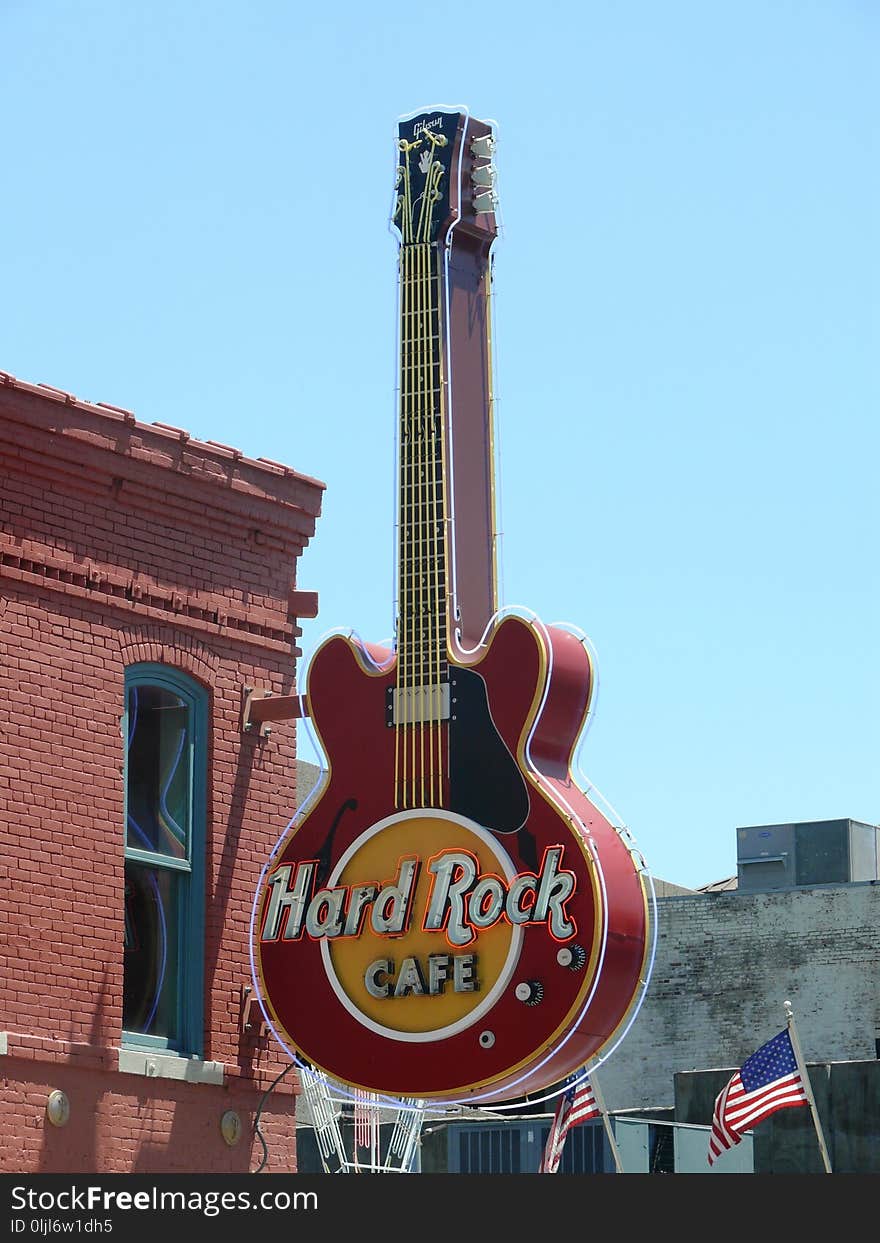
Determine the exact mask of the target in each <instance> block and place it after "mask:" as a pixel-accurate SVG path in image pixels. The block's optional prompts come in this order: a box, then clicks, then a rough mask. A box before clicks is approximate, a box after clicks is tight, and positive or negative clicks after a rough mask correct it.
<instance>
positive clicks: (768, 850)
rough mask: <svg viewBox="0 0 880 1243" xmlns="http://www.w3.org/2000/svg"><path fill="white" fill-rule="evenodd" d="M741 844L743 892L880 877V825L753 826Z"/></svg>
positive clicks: (740, 836)
mask: <svg viewBox="0 0 880 1243" xmlns="http://www.w3.org/2000/svg"><path fill="white" fill-rule="evenodd" d="M736 848H737V849H736V870H737V888H738V889H739V892H740V893H756V892H759V891H761V890H765V889H793V888H795V887H796V886H798V885H834V884H843V885H845V884H850V883H852V882H855V881H868V880H878V879H880V825H876V824H865V823H863V822H862V821H861V820H808V821H805V822H803V823H801V824H759V825H753V826H751V827H748V828H741V829H737V831H736Z"/></svg>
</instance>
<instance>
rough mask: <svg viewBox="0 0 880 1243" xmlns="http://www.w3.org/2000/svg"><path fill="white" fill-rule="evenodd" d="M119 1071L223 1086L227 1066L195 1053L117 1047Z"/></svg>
mask: <svg viewBox="0 0 880 1243" xmlns="http://www.w3.org/2000/svg"><path fill="white" fill-rule="evenodd" d="M119 1071H120V1073H121V1074H123V1075H143V1076H144V1077H145V1078H147V1079H180V1080H183V1081H185V1082H186V1083H213V1084H219V1085H220V1086H222V1085H223V1083H224V1081H225V1072H226V1068H225V1066H224V1065H223V1063H222V1062H203V1061H201V1060H200V1059H199V1058H197V1057H179V1056H178V1055H177V1054H175V1053H151V1052H149V1051H147V1050H144V1049H120V1050H119Z"/></svg>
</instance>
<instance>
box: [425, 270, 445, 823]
mask: <svg viewBox="0 0 880 1243" xmlns="http://www.w3.org/2000/svg"><path fill="white" fill-rule="evenodd" d="M431 275H432V279H433V276H434V275H435V274H434V273H432V274H431ZM436 277H437V287H436V288H437V294H438V295H439V274H436ZM437 303H438V305H437V306H436V307H434V308H433V311H434V314H433V322H434V323H436V324H437V325H438V327H439V297H438V299H437ZM437 345H438V347H439V335H438V341H437ZM439 363H440V359H439V356H437V357H436V362H435V352H434V342H433V339H432V341H431V377H430V388H431V412H430V418H431V434H430V450H429V459H430V479H429V488H430V495H431V502H430V516H429V525H428V530H429V533H430V535H429V541H428V542H429V548H430V566H431V570H432V572H433V579H434V582H433V596H434V599H433V632H434V641H433V643H432V645H431V694H430V704H431V805H432V806H434V807H439V806H442V803H443V726H442V722H441V712H440V708H441V706H442V691H441V690H440V680H441V673H442V661H443V653H442V650H441V647H440V643H441V633H440V545H439V541H438V523H439V505H438V500H437V484H438V476H437V449H438V442H437V428H438V425H439V423H440V410H441V401H440V399H441V392H440V380H441V374H440V367H439ZM435 366H436V367H437V372H436V376H435ZM435 659H436V669H435V665H434V662H435ZM438 699H439V700H440V701H441V702H439V703H438ZM435 748H436V781H437V793H436V797H435V792H434V779H435V771H434V759H435Z"/></svg>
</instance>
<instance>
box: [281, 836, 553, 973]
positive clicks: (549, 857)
mask: <svg viewBox="0 0 880 1243" xmlns="http://www.w3.org/2000/svg"><path fill="white" fill-rule="evenodd" d="M562 854H563V847H562V846H551V847H550V848H548V849H547V850H546V851H545V853H544V858H543V860H542V863H541V869H540V871H539V872H537V873H535V872H521V873H519V875H517V876H514V877H513V879H512V880H511V881H510V883H509V884H508V883H505V882H504V881H503V880H502V879H501V878H500V877H499V876H496V875H494V874H493V873H485V874H481V872H480V868H479V861H478V859H477V858H476V856H475V855H473V854H472V853H471V852H470V851H467V850H444V851H442V852H441V853H440V854H438V855H435V856H434V857H433V858H432V859H430V860H429V862H428V865H427V870H428V872H429V874H430V877H431V888H430V894H429V896H428V900H427V904H426V907H425V911H424V914H423V916H422V922H421V928H422V930H423V931H425V932H444V933H445V935H446V940H447V941H448V942H449V944H450V945H452V946H455V947H456V948H459V947H462V946H465V945H470V944H472V943H473V942H474V941H475V940H476V939H477V935H478V933H479V932H481V931H483V930H484V929H486V928H491V927H492V926H493V925H494V924H497V923H498V922H499V920H502V919H505V920H507V921H509V923H511V924H514V925H517V924H542V923H543V924H546V925H547V930H548V932H549V933H550V935H551V936H552V937H553V938H554V939H555V940H557V941H567V940H569V939H570V938H571V937H573V936H574V934H575V932H576V930H577V929H576V926H575V923H574V921H573V920H572V919H570V918H569V916H568V913H567V911H566V909H565V908H566V903H567V902H568V900H569V898H570V897H571V895H572V894H573V893H574V890H575V875H574V873H573V872H570V871H568V870H567V869H565V868H561V867H560V863H561V861H562ZM317 864H318V861H317V860H316V859H309V860H306V861H304V862H301V863H298V864H297V865H296V867H295V868H293V867H292V866H291V865H290V864H284V865H282V866H281V867H279V868H277V869H276V871H275V873H274V875H273V876H272V877H271V879H270V880H269V883H268V888H269V890H270V894H269V899H268V901H267V903H266V914H265V917H264V919H263V930H262V934H261V937H260V940H261V941H264V942H265V941H277V940H278V939H279V938H280V939H281V940H282V941H295V940H298V939H299V938H300V937H301V936H302V934H303V932H305V934H306V935H307V936H309V937H311V938H312V939H314V940H322V939H323V940H328V941H335V940H337V939H338V938H342V937H359V936H360V935H361V933H362V932H363V931H365V930H366V929H367V927H368V926H369V929H370V930H371V931H372V932H373V933H374V934H375V935H377V936H383V937H385V936H391V937H393V936H402V935H404V934H405V933H407V932H408V931H409V930H410V927H411V925H412V919H413V904H414V898H415V893H416V885H417V882H418V878H419V873H420V870H421V867H422V864H421V861H420V860H419V859H418V858H415V857H409V858H404V859H401V861H400V863H399V865H398V870H397V875H396V877H395V878H394V880H393V881H389V882H388V883H387V884H385V885H383V886H381V887H380V886H379V885H378V884H376V883H375V882H372V881H371V882H368V883H366V884H357V885H335V886H332V887H327V888H324V889H318V890H317V891H316V892H313V887H314V876H315V869H316V867H317Z"/></svg>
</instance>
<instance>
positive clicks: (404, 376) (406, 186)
mask: <svg viewBox="0 0 880 1243" xmlns="http://www.w3.org/2000/svg"><path fill="white" fill-rule="evenodd" d="M416 146H418V143H407V142H406V141H405V140H401V141H400V143H399V147H400V150H401V151H402V153H403V164H402V166H401V169H402V177H403V203H402V218H401V222H400V223H401V234H402V239H403V245H402V247H401V253H400V282H401V303H402V305H401V313H402V316H403V319H402V323H401V334H400V335H401V350H402V352H403V357H402V360H401V361H402V366H401V380H400V387H401V394H400V402H401V406H400V427H399V431H398V434H399V436H400V439H401V446H400V472H401V478H400V480H399V481H398V485H399V487H400V489H401V492H400V495H399V497H398V539H399V561H400V567H399V569H400V583H399V585H398V618H397V631H398V633H397V710H398V715H399V714H400V711H401V705H402V704H405V703H406V693H405V688H406V682H407V677H408V667H407V666H408V650H409V634H408V631H409V626H408V604H407V598H406V583H407V575H408V562H407V546H408V539H407V523H408V521H409V516H408V514H407V488H408V485H409V459H408V453H409V436H410V429H409V420H411V417H412V387H411V385H412V379H411V372H410V371H409V370H408V368H407V366H406V353H405V351H406V347H407V339H408V333H409V331H410V330H409V322H410V321H409V313H410V309H411V308H410V305H409V303H410V293H411V277H410V268H411V264H410V251H409V249H408V246H409V245H411V243H412V180H411V176H410V163H409V157H410V152H411V151H412V150H413V149H414V148H415V147H416ZM394 715H395V714H394V705H393V703H392V725H393V728H394V738H395V745H394V767H395V781H394V801H395V806H397V807H400V806H401V805H403V806H406V785H407V774H406V760H407V754H406V745H405V733H403V734H402V732H401V728H400V723H399V721H395V720H394Z"/></svg>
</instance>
